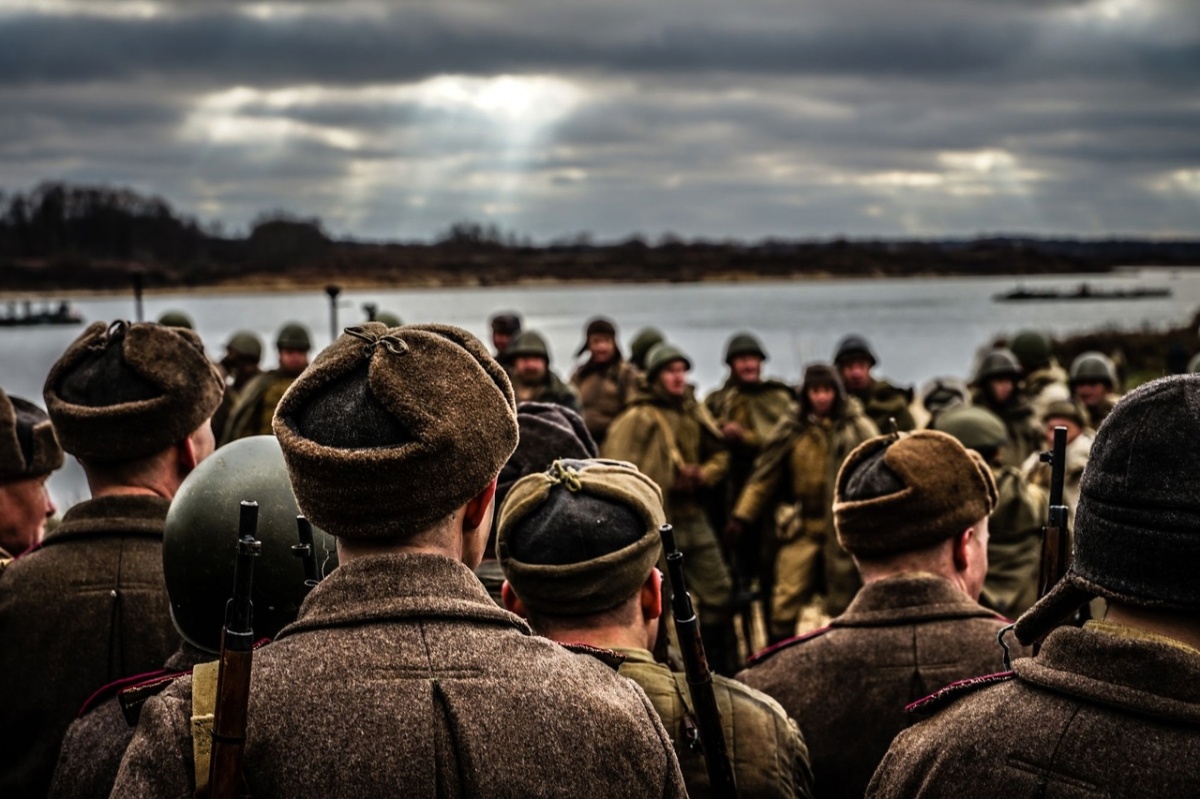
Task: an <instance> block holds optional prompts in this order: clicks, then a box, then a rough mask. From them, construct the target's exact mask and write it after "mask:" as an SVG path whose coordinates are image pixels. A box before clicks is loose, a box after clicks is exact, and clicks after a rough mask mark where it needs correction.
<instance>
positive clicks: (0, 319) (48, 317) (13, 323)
mask: <svg viewBox="0 0 1200 799" xmlns="http://www.w3.org/2000/svg"><path fill="white" fill-rule="evenodd" d="M22 306H23V309H22V310H23V312H22V313H17V304H16V303H15V302H10V303H9V304H8V313H7V315H5V316H0V327H33V326H36V325H79V324H83V317H82V316H80V315H79V312H78V311H75V310H73V309H72V308H71V304H70V303H68V302H67V301H65V300H64V301H62V302H60V303H59V304H58V307H57V308H52V307H51V306H50V305H46V306H45V307H44V308H43V309H42V310H40V311H35V310H34V309H33V303H32V302H30V301H29V300H26V301H25V302H24V303H22Z"/></svg>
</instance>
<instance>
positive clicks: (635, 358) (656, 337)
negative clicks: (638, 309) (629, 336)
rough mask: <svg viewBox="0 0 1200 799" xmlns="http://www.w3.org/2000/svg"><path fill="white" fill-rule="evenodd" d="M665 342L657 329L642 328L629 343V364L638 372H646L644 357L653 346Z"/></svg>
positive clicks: (664, 338)
mask: <svg viewBox="0 0 1200 799" xmlns="http://www.w3.org/2000/svg"><path fill="white" fill-rule="evenodd" d="M664 341H666V337H665V336H663V334H662V331H661V330H659V329H658V328H657V327H643V328H642V329H641V330H639V331H638V332H637V333H635V334H634V336H633V341H631V342H629V362H630V363H631V364H633V366H634V368H635V369H637V370H638V371H639V372H642V373H644V372H645V371H646V355H647V354H648V353H649V352H650V350H651V349H652V348H653V347H654V345H655V344H661V343H662V342H664Z"/></svg>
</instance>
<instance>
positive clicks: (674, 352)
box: [646, 341, 692, 381]
mask: <svg viewBox="0 0 1200 799" xmlns="http://www.w3.org/2000/svg"><path fill="white" fill-rule="evenodd" d="M672 361H683V363H684V365H685V366H686V367H687V368H688V369H691V368H692V359H691V358H689V357H688V356H687V354H686V353H685V352H684V351H683V350H681V349H679V348H678V347H676V346H675V345H674V344H668V343H667V342H665V341H660V342H659V343H657V344H655V345H654V346H653V347H651V348H650V351H649V352H647V353H646V379H647V380H651V381H652V380H654V378H655V377H656V376H657V375H658V373H659V372H660V371H662V368H663V367H664V366H666V365H667V364H669V363H671V362H672Z"/></svg>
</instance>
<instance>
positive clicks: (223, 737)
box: [208, 501, 262, 799]
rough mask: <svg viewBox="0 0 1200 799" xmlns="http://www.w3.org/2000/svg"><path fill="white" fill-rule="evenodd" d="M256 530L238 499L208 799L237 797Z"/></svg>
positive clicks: (248, 507)
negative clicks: (229, 596) (238, 516)
mask: <svg viewBox="0 0 1200 799" xmlns="http://www.w3.org/2000/svg"><path fill="white" fill-rule="evenodd" d="M257 529H258V503H257V502H246V501H243V502H242V504H241V517H240V519H239V523H238V542H237V549H238V551H237V563H236V565H235V566H234V571H233V597H232V598H231V599H230V600H229V602H228V603H227V604H226V606H225V630H224V632H223V633H222V635H221V661H220V668H219V671H218V676H217V702H216V707H215V708H214V711H213V733H212V736H213V742H212V755H211V758H210V761H209V772H208V774H209V776H208V795H209V799H235V797H239V796H242V795H243V789H242V754H243V752H244V750H245V746H246V722H247V712H248V709H249V704H250V667H251V664H252V662H253V660H254V629H253V615H254V608H253V604H252V603H251V601H250V588H251V585H252V584H253V580H254V559H255V558H256V557H258V555H259V554H260V553H261V551H262V542H261V541H258V540H257V539H255V537H254V534H255V532H257Z"/></svg>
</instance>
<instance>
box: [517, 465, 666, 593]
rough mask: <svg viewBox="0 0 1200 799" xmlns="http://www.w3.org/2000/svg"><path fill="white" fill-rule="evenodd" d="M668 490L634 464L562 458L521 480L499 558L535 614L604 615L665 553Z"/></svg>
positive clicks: (638, 585) (639, 581)
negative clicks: (661, 533)
mask: <svg viewBox="0 0 1200 799" xmlns="http://www.w3.org/2000/svg"><path fill="white" fill-rule="evenodd" d="M663 520H664V513H663V505H662V491H661V490H660V489H659V487H658V485H656V484H655V483H654V481H652V480H651V479H650V478H649V477H647V476H646V475H644V474H642V473H641V472H639V471H638V470H637V467H635V466H634V465H633V464H631V463H624V462H621V461H610V460H602V459H595V460H578V461H576V460H559V461H555V462H554V465H553V466H551V467H550V469H549V470H548V471H546V472H544V473H541V474H531V475H529V476H527V477H524V478H522V479H521V480H519V481H518V482H517V484H516V485H515V486H513V489H512V491H511V492H509V495H508V499H507V500H506V501H505V503H504V507H503V508H502V509H501V511H500V531H499V535H498V537H497V539H496V557H497V559H499V561H500V566H501V568H503V569H504V576H505V578H506V579H507V580H508V581H509V583H510V584H511V585H512V587H513V590H514V591H516V593H517V596H518V597H520V599H521V602H522V603H523V604H524V605H525V607H526V608H528V609H529V610H530V611H532V612H534V613H545V614H548V615H554V616H579V615H589V614H593V613H601V612H603V611H605V610H608V609H610V608H613V607H616V606H617V605H619V604H621V603H622V602H624V601H625V600H627V599H629V597H631V596H633V594H634V592H636V591H637V590H638V589H639V588H641V586H642V585H643V584H644V583H645V582H646V577H647V576H648V575H649V574H650V570H651V569H653V568H654V564H655V563H657V562H658V559H659V557H660V556H661V555H662V541H661V539H660V538H659V527H661V526H662V524H663Z"/></svg>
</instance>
